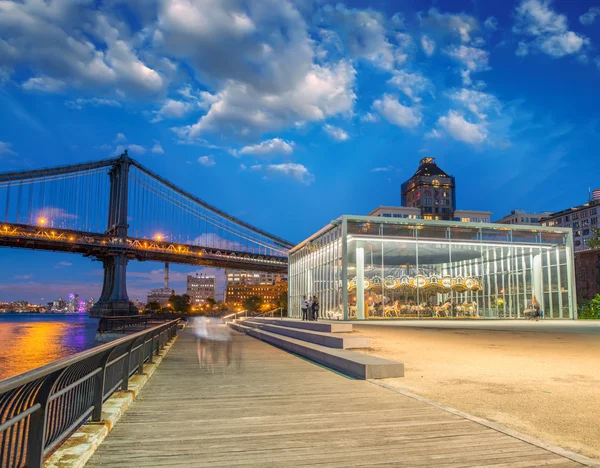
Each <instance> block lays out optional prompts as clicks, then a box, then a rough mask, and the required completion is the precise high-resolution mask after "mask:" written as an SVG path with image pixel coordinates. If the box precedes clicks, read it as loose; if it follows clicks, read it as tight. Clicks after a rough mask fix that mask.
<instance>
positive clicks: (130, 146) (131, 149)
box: [113, 143, 146, 156]
mask: <svg viewBox="0 0 600 468" xmlns="http://www.w3.org/2000/svg"><path fill="white" fill-rule="evenodd" d="M125 150H127V151H128V153H130V154H137V155H141V154H144V153H145V152H146V148H144V147H143V146H142V145H136V144H134V143H127V144H126V145H117V147H116V148H115V150H114V151H113V156H120V155H122V154H123V153H124V152H125Z"/></svg>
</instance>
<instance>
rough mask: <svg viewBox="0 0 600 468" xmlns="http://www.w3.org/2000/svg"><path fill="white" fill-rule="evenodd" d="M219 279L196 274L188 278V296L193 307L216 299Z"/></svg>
mask: <svg viewBox="0 0 600 468" xmlns="http://www.w3.org/2000/svg"><path fill="white" fill-rule="evenodd" d="M216 288H217V279H216V278H215V277H214V276H204V275H199V274H198V273H196V274H195V275H188V277H187V294H188V296H190V298H191V303H192V305H198V304H202V303H204V302H206V300H207V299H209V298H210V299H213V300H214V299H215V296H216Z"/></svg>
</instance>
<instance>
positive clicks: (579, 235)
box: [573, 229, 581, 237]
mask: <svg viewBox="0 0 600 468" xmlns="http://www.w3.org/2000/svg"><path fill="white" fill-rule="evenodd" d="M573 235H574V236H575V237H581V231H580V230H579V229H578V230H577V231H573Z"/></svg>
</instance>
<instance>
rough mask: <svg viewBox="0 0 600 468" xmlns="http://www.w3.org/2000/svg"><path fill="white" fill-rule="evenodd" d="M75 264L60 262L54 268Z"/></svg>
mask: <svg viewBox="0 0 600 468" xmlns="http://www.w3.org/2000/svg"><path fill="white" fill-rule="evenodd" d="M70 266H73V264H72V263H71V262H58V263H57V264H56V265H55V266H54V268H63V267H70Z"/></svg>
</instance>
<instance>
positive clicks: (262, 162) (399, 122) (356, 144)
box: [0, 0, 600, 302]
mask: <svg viewBox="0 0 600 468" xmlns="http://www.w3.org/2000/svg"><path fill="white" fill-rule="evenodd" d="M138 5H139V8H138ZM240 5H241V4H240ZM411 5H412V6H411V7H402V8H400V7H398V8H396V7H395V2H391V1H390V2H381V3H378V4H377V5H376V8H375V9H368V8H367V7H368V6H369V4H368V3H366V2H347V3H345V4H344V3H340V4H339V5H338V4H337V3H336V4H332V3H327V2H325V3H323V4H314V5H313V4H312V3H311V4H308V3H306V4H303V3H302V2H296V3H287V2H275V3H273V5H271V6H272V8H270V9H269V18H270V19H269V21H271V22H275V23H277V24H279V25H281V27H282V28H283V29H284V30H285V31H286V32H287V33H288V34H287V35H282V37H272V36H267V35H264V34H261V33H260V32H259V31H260V30H261V28H262V27H264V26H265V18H264V15H263V13H262V12H261V11H260V10H261V9H260V8H258V7H257V6H253V7H251V6H246V7H242V6H239V8H236V9H230V10H226V7H225V6H223V5H218V6H213V10H212V11H211V12H210V15H214V17H211V18H212V19H213V20H214V22H215V24H217V23H218V24H221V23H219V21H224V19H227V18H237V19H238V20H239V21H238V22H234V23H232V28H231V29H230V30H228V29H227V28H219V29H218V30H214V31H212V30H211V31H210V32H211V34H213V35H212V36H210V37H209V35H202V34H195V32H194V30H193V29H190V28H186V26H187V23H186V22H185V17H184V15H183V13H186V14H187V15H188V16H189V17H190V18H195V19H197V18H198V17H202V15H209V12H207V11H202V10H201V9H202V6H201V4H200V3H198V5H197V6H196V7H194V8H193V11H188V12H182V11H181V10H179V11H177V10H176V9H174V8H172V7H173V3H172V2H156V3H155V2H149V3H146V4H145V5H144V6H148V8H145V9H142V6H141V3H136V2H130V3H129V5H126V4H125V3H120V2H114V3H113V4H111V5H108V6H105V7H103V9H102V10H101V11H98V10H92V9H89V8H88V7H86V6H85V5H82V6H80V7H77V9H78V14H79V15H80V16H79V18H85V19H86V21H87V23H86V24H87V26H85V25H83V24H82V22H81V21H80V20H76V17H77V15H66V14H64V15H63V14H62V13H64V11H61V6H60V2H53V3H51V4H50V3H49V4H39V3H38V2H24V3H23V4H10V3H7V4H3V5H2V6H1V7H0V13H1V14H0V17H1V19H0V25H2V27H1V28H0V31H2V32H1V33H0V50H4V49H3V47H4V45H6V50H7V51H8V52H10V53H7V54H4V53H3V54H2V55H3V58H0V102H1V105H2V109H3V111H2V112H0V123H1V125H0V128H1V130H0V158H1V161H2V163H3V166H4V167H5V170H7V171H8V170H18V169H24V168H30V167H45V166H53V165H57V164H67V163H74V162H80V161H88V160H96V159H102V158H106V157H111V156H114V155H118V154H119V153H120V152H122V151H123V150H124V149H129V152H130V154H131V155H132V156H133V157H134V158H136V159H138V160H140V161H141V162H142V163H143V164H144V165H146V166H147V167H149V168H151V169H152V170H154V171H156V172H158V173H160V174H161V175H164V177H165V178H167V179H169V180H172V181H173V182H175V183H176V184H178V185H181V186H182V187H183V188H185V189H186V190H188V191H189V192H191V193H193V194H195V195H198V196H199V197H200V198H203V199H205V200H207V201H208V202H210V203H212V204H214V205H215V206H218V207H219V208H221V209H223V210H225V211H227V212H230V213H231V214H233V215H235V216H238V217H240V218H242V219H244V220H245V221H248V222H250V223H252V224H255V225H257V226H259V227H261V228H263V229H265V230H267V231H269V232H272V233H273V234H276V235H279V236H281V237H284V238H287V239H289V240H291V241H293V242H299V241H301V240H303V239H304V238H306V237H308V236H309V235H310V234H311V233H312V232H314V231H316V230H317V229H318V228H320V227H321V226H323V225H324V224H325V223H327V222H328V221H329V220H331V219H333V218H336V217H337V216H339V215H340V214H341V213H351V212H352V213H353V214H366V213H368V212H370V211H371V210H373V209H375V208H376V207H377V206H380V205H381V206H398V205H399V204H400V184H401V182H403V181H405V180H406V179H407V178H408V177H410V175H411V174H413V173H414V170H415V169H416V167H417V164H418V161H419V160H420V159H421V158H422V157H425V156H430V157H435V158H436V161H437V162H438V163H439V164H440V166H441V167H443V168H444V170H446V171H448V173H449V174H451V175H453V176H455V177H456V184H457V206H460V207H468V208H470V209H479V210H488V211H492V212H494V215H493V218H492V219H494V220H496V219H499V218H501V217H503V216H505V215H507V214H508V213H510V211H511V210H512V209H525V210H528V211H529V212H540V211H558V210H562V209H565V208H568V207H569V206H575V205H579V204H581V203H583V202H585V201H586V200H587V195H588V193H587V192H588V187H591V188H592V189H594V188H597V186H600V182H598V181H597V178H596V177H595V174H598V173H599V170H600V163H599V162H598V158H597V155H596V154H595V153H594V148H597V147H598V143H600V127H599V125H600V124H599V120H598V117H597V115H596V114H595V109H597V108H598V104H600V96H598V93H597V89H598V84H599V82H600V68H599V67H600V58H599V54H598V51H597V50H598V45H599V44H600V30H599V29H600V28H598V24H600V19H598V18H596V17H595V15H593V14H589V13H590V12H592V9H593V7H594V6H596V4H595V3H594V2H591V1H590V2H587V1H582V2H577V4H572V2H567V1H555V2H548V1H540V0H526V1H516V2H512V3H511V5H512V6H511V8H506V5H501V6H498V5H490V4H483V3H477V2H476V3H472V2H468V1H464V2H448V1H445V2H436V3H435V5H434V4H433V3H432V2H429V1H415V2H413V3H412V4H411ZM284 7H285V8H284ZM189 8H192V7H189ZM180 14H181V16H179V15H180ZM19 15H21V16H19ZM198 15H200V16H198ZM586 15H587V16H586ZM19 17H27V18H29V19H30V20H31V21H30V23H28V24H30V25H33V26H32V27H36V28H37V29H38V30H39V31H40V34H37V35H35V36H34V35H31V34H30V31H28V30H26V28H27V27H28V26H26V25H25V23H21V22H19V21H18V18H19ZM205 17H208V16H205ZM134 20H135V21H134ZM223 24H225V23H223ZM359 24H368V25H369V27H367V28H362V29H360V30H359V28H358V27H357V25H359ZM174 26H179V28H177V27H174ZM86 28H87V29H86ZM50 30H52V31H54V33H53V34H51V33H50ZM175 31H177V32H175ZM8 33H10V37H9V36H4V34H8ZM284 36H285V37H284ZM69 38H70V39H72V41H69V40H67V39H69ZM84 39H85V40H84ZM242 39H243V40H242ZM36 40H38V41H42V40H43V41H46V42H47V43H48V44H49V45H50V46H51V47H52V49H51V50H53V51H55V52H56V53H53V54H51V55H52V57H50V58H47V57H44V56H43V55H42V52H40V53H39V54H36V53H30V52H31V51H34V50H36V46H37V45H39V44H36V43H35V41H36ZM86 41H87V42H86ZM181 41H187V42H189V43H190V44H192V45H193V46H194V47H193V48H190V49H187V48H177V47H176V46H175V45H176V44H180V43H181ZM219 41H223V42H227V41H229V42H227V43H228V44H230V45H231V44H232V43H233V44H237V47H239V51H236V52H235V53H230V54H229V60H228V62H227V63H226V64H223V63H220V62H218V61H217V60H215V59H214V58H213V57H211V56H209V55H210V54H208V53H207V54H206V55H204V54H202V53H200V52H197V50H201V49H204V50H207V51H209V52H213V53H215V52H218V51H219V47H220V46H219ZM73 44H76V45H77V46H78V47H79V49H77V50H70V49H69V47H74V46H73ZM261 45H264V48H261V47H262V46H261ZM228 47H229V46H228ZM228 50H231V49H228ZM61 57H67V58H65V59H64V62H63V59H62V58H61ZM244 57H252V58H253V60H255V61H256V63H255V65H257V66H256V67H255V68H253V67H250V66H249V65H248V63H246V61H245V60H244ZM257 70H259V71H257ZM548 96H552V98H551V99H548ZM267 98H269V99H267ZM253 108H260V109H261V111H262V113H258V114H256V115H255V114H251V113H250V112H249V110H251V109H253ZM247 115H253V118H248V117H247ZM324 201H326V202H327V203H323V202H324ZM2 259H3V262H2V266H1V267H0V268H1V269H0V271H1V272H2V275H3V278H4V281H3V284H2V285H0V300H3V301H10V300H20V299H27V300H31V301H32V302H35V301H36V297H37V300H39V298H41V297H48V296H50V297H54V295H59V294H58V291H72V290H77V291H78V292H79V293H80V294H81V295H82V296H85V297H89V296H93V297H98V295H99V292H100V289H101V281H102V275H101V271H102V270H101V267H100V264H98V263H91V262H90V260H89V259H85V258H80V257H78V256H74V255H64V254H52V253H42V252H24V251H17V250H10V249H3V250H2ZM195 272H199V273H205V274H206V273H208V274H215V275H218V276H219V277H220V278H221V279H220V281H221V284H219V283H218V285H217V291H221V290H222V289H223V288H224V276H223V272H221V271H212V270H211V269H203V268H195V267H188V266H180V265H172V277H173V286H174V289H176V290H184V289H185V276H186V275H187V274H192V273H195ZM178 275H179V276H178ZM57 277H59V278H60V280H57V279H56V278H57ZM179 277H180V278H179ZM161 282H162V266H161V265H160V264H159V263H150V262H149V263H145V264H144V263H138V262H130V264H129V274H128V290H129V295H130V297H131V298H132V299H141V298H143V297H144V296H145V294H146V293H147V292H148V290H150V289H151V288H154V287H158V286H160V285H161ZM27 291H30V292H27ZM52 291H55V293H54V295H52Z"/></svg>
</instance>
